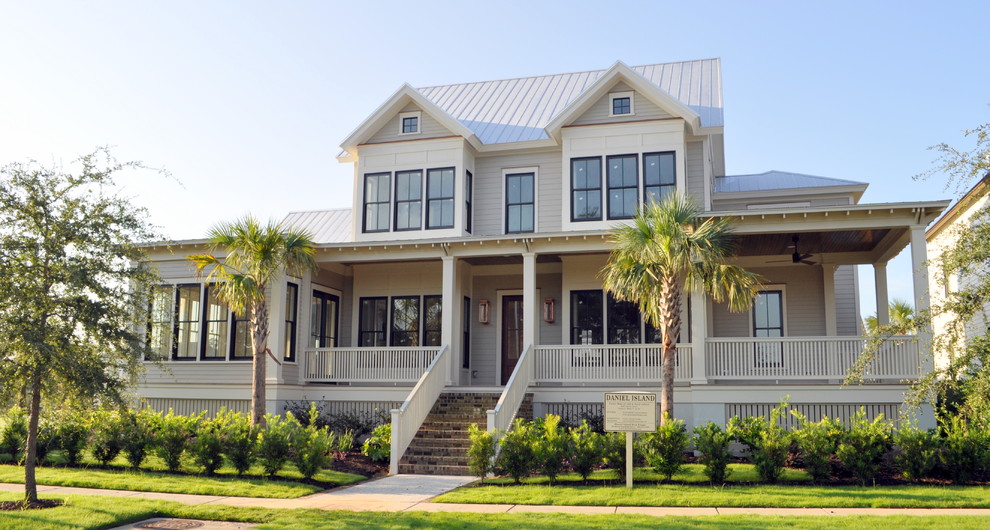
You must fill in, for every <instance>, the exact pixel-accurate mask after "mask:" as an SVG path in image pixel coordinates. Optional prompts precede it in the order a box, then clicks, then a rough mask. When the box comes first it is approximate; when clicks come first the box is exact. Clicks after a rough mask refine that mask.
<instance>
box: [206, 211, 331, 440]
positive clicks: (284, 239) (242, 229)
mask: <svg viewBox="0 0 990 530" xmlns="http://www.w3.org/2000/svg"><path fill="white" fill-rule="evenodd" d="M207 237H208V239H209V244H210V249H209V252H211V254H197V255H194V256H189V259H190V260H192V262H193V263H195V264H196V268H197V269H198V270H199V271H200V273H202V272H203V271H204V270H209V274H208V275H207V277H206V281H207V282H216V283H217V286H218V287H217V293H216V294H217V298H219V299H220V300H222V301H223V302H225V303H226V304H227V305H228V306H229V307H230V309H231V310H232V311H234V312H235V313H242V314H246V315H248V316H249V317H250V324H251V326H250V329H251V345H252V347H253V348H254V356H253V366H252V373H253V376H254V377H253V380H252V383H251V424H252V425H264V421H265V355H271V356H272V358H273V359H274V358H275V356H274V355H272V352H271V351H270V350H269V349H268V331H269V329H268V328H269V318H268V301H267V300H266V299H265V289H267V288H268V284H269V283H270V282H271V281H272V280H274V279H276V278H278V276H279V275H280V274H281V273H282V272H283V271H286V272H288V273H291V274H299V273H301V272H302V271H303V270H314V269H315V268H316V262H315V261H314V259H313V254H314V243H313V240H312V237H311V236H310V235H309V234H308V233H305V232H296V231H293V230H290V229H289V228H287V227H284V226H282V225H281V224H279V223H275V222H273V221H269V222H268V224H266V225H262V224H261V223H259V222H258V221H257V220H256V219H255V218H254V217H252V216H250V215H248V216H246V217H244V218H242V219H238V220H236V221H234V222H232V223H230V224H223V223H222V224H219V225H217V226H214V227H213V228H211V229H210V233H209V235H208V236H207ZM217 251H226V256H225V257H223V258H217V257H215V256H214V255H213V254H212V253H216V252H217Z"/></svg>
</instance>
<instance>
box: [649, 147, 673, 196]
mask: <svg viewBox="0 0 990 530" xmlns="http://www.w3.org/2000/svg"><path fill="white" fill-rule="evenodd" d="M675 184H676V180H675V177H674V153H672V152H669V153H646V154H644V155H643V195H644V196H645V201H644V202H646V203H647V204H649V203H650V202H651V201H652V202H657V203H659V202H662V201H663V200H664V199H665V198H667V197H668V196H669V195H671V194H673V193H674V189H675V187H676V186H675Z"/></svg>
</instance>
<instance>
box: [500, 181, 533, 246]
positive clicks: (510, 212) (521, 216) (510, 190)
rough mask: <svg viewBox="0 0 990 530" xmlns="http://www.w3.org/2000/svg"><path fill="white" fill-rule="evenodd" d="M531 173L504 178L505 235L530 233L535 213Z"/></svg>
mask: <svg viewBox="0 0 990 530" xmlns="http://www.w3.org/2000/svg"><path fill="white" fill-rule="evenodd" d="M534 180H535V175H534V174H533V173H512V174H508V175H506V176H505V233H507V234H516V233H520V232H532V231H533V227H534V214H535V211H536V202H535V198H536V197H535V193H534V189H533V187H534Z"/></svg>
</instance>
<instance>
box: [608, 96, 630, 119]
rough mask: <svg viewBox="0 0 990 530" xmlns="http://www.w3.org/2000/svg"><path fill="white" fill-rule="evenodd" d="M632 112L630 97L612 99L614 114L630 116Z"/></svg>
mask: <svg viewBox="0 0 990 530" xmlns="http://www.w3.org/2000/svg"><path fill="white" fill-rule="evenodd" d="M630 112H632V98H631V97H629V96H622V97H617V98H612V114H613V115H617V114H629V113H630Z"/></svg>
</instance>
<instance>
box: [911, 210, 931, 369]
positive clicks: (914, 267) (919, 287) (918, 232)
mask: <svg viewBox="0 0 990 530" xmlns="http://www.w3.org/2000/svg"><path fill="white" fill-rule="evenodd" d="M927 259H928V244H927V243H926V242H925V226H924V225H914V226H912V227H911V275H912V277H913V279H914V310H915V312H916V313H921V312H922V311H927V310H928V308H929V305H930V300H929V297H928V264H927V263H925V260H927ZM917 333H918V344H919V346H920V347H921V351H922V354H923V355H922V358H923V359H925V361H924V364H925V366H924V371H925V372H926V373H927V372H929V371H931V369H932V365H931V363H932V357H931V355H930V353H931V349H932V328H931V326H930V325H923V326H918V331H917Z"/></svg>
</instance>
